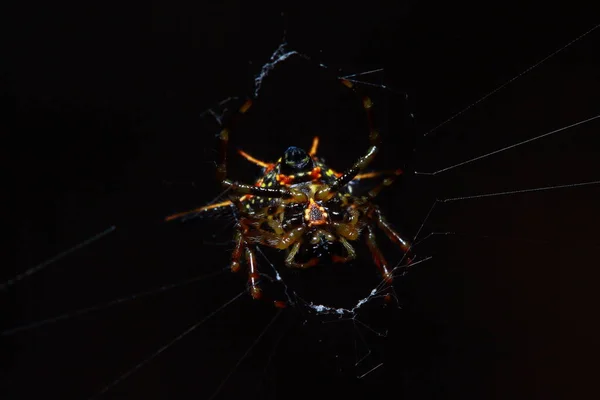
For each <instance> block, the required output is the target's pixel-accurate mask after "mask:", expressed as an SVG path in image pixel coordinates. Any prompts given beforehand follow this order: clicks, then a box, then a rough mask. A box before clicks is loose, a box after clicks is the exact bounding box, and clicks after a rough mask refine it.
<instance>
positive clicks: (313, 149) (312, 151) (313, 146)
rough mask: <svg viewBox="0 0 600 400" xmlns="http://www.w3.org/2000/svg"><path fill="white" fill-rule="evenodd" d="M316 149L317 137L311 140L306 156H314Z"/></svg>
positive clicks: (317, 145) (317, 146) (317, 144)
mask: <svg viewBox="0 0 600 400" xmlns="http://www.w3.org/2000/svg"><path fill="white" fill-rule="evenodd" d="M318 148H319V137H318V136H315V137H314V138H313V142H312V147H311V148H310V151H309V152H308V155H309V156H311V157H314V156H316V155H317V149H318Z"/></svg>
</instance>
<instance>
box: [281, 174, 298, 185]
mask: <svg viewBox="0 0 600 400" xmlns="http://www.w3.org/2000/svg"><path fill="white" fill-rule="evenodd" d="M294 179H296V177H295V176H294V175H284V174H278V175H277V182H279V183H281V184H282V185H289V184H291V183H292V182H294Z"/></svg>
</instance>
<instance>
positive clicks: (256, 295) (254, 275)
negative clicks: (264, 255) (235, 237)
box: [245, 246, 262, 300]
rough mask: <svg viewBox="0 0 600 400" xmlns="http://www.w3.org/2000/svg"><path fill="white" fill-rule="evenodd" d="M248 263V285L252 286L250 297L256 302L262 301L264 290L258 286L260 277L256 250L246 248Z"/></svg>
mask: <svg viewBox="0 0 600 400" xmlns="http://www.w3.org/2000/svg"><path fill="white" fill-rule="evenodd" d="M245 250H246V263H247V264H248V285H249V286H250V295H251V296H252V298H253V299H254V300H257V299H260V297H261V296H262V290H261V289H260V287H259V286H258V279H259V278H260V275H259V273H258V268H257V266H256V255H255V254H254V250H252V249H250V247H248V246H246V249H245Z"/></svg>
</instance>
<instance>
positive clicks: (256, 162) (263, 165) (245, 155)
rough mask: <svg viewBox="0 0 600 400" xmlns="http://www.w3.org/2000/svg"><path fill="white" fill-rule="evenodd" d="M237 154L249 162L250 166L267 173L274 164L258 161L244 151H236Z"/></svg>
mask: <svg viewBox="0 0 600 400" xmlns="http://www.w3.org/2000/svg"><path fill="white" fill-rule="evenodd" d="M238 154H239V155H241V156H242V157H244V158H245V159H246V160H248V161H250V162H251V163H252V164H256V165H258V166H259V167H262V168H265V169H266V170H267V171H269V170H271V169H273V167H274V166H275V164H273V163H268V162H264V161H262V160H259V159H258V158H254V157H252V156H251V155H250V154H248V153H246V152H245V151H244V150H238Z"/></svg>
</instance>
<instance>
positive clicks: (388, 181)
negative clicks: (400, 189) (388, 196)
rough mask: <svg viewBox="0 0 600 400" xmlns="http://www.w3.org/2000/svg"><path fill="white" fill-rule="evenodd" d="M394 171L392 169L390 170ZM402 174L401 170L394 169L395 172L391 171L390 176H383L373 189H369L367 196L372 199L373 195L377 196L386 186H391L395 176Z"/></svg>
mask: <svg viewBox="0 0 600 400" xmlns="http://www.w3.org/2000/svg"><path fill="white" fill-rule="evenodd" d="M392 172H394V171H392ZM401 174H402V171H401V170H399V169H398V170H396V171H395V173H393V174H392V175H391V176H388V177H387V178H385V179H384V180H383V181H382V182H381V183H380V184H379V185H377V186H375V187H374V188H373V189H371V190H369V193H367V196H369V198H370V199H371V200H373V199H374V198H375V197H377V195H378V194H379V193H380V192H381V191H382V190H383V189H384V188H386V187H388V186H391V185H392V184H393V183H394V181H395V180H396V178H397V177H398V176H399V175H401Z"/></svg>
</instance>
